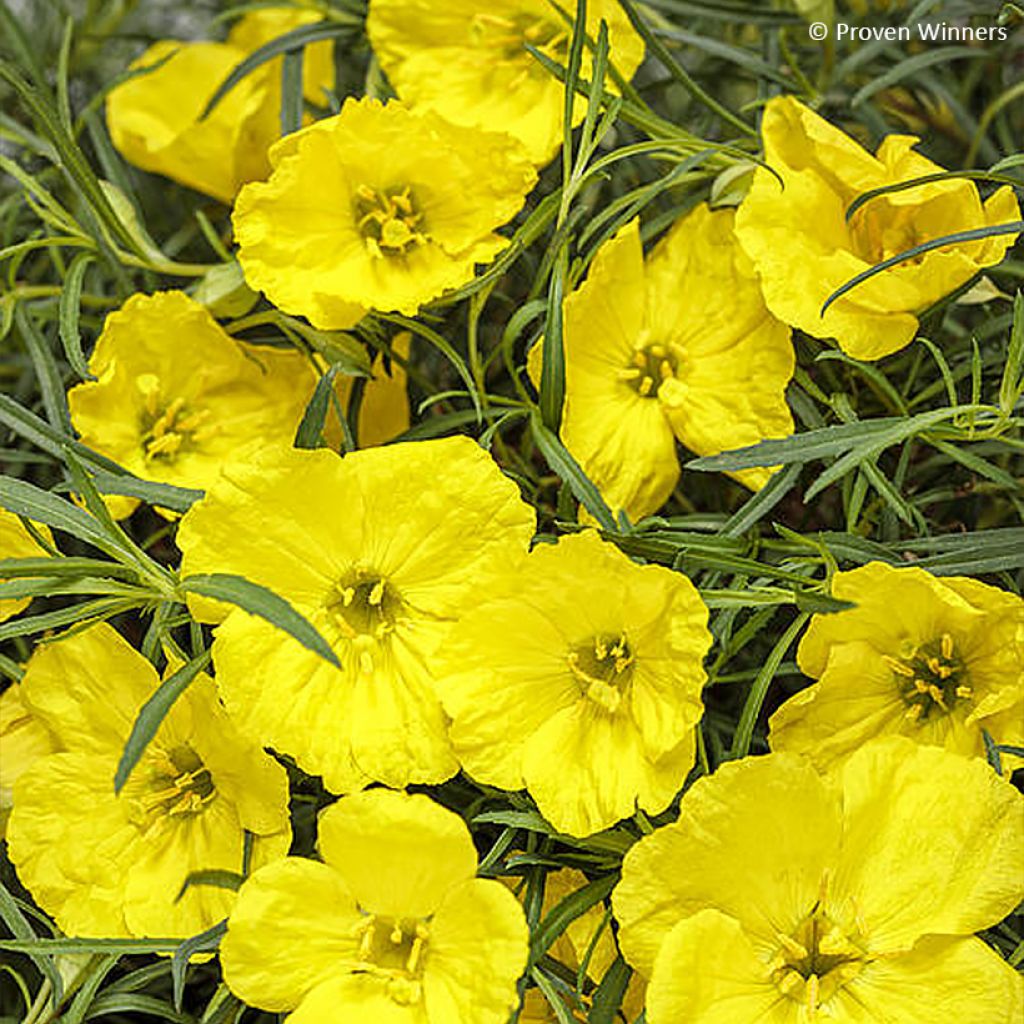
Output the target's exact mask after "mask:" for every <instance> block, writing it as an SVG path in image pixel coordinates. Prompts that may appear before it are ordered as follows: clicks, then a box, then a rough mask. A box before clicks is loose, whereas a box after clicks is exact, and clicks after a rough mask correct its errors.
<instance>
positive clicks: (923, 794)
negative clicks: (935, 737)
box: [835, 738, 1024, 953]
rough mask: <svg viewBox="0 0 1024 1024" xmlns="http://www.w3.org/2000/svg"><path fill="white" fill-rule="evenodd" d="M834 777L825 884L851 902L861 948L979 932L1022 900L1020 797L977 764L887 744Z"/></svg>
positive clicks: (1023, 806) (882, 949)
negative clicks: (832, 872) (829, 874)
mask: <svg viewBox="0 0 1024 1024" xmlns="http://www.w3.org/2000/svg"><path fill="white" fill-rule="evenodd" d="M840 778H841V782H842V787H843V817H844V827H843V852H842V860H841V862H840V864H839V866H838V870H837V872H836V877H835V886H836V891H837V892H841V893H844V894H846V895H847V896H849V897H852V898H853V900H854V901H855V902H856V907H857V909H858V911H859V913H860V915H861V917H862V919H863V922H864V931H865V934H866V935H867V937H868V941H869V943H870V949H871V951H873V952H879V953H886V952H889V951H892V950H902V949H907V948H909V947H910V946H912V945H913V944H914V942H915V941H916V940H917V939H918V938H919V937H920V936H922V935H926V934H929V933H943V934H949V935H966V934H970V933H972V932H975V931H980V930H981V929H982V928H987V927H989V926H990V925H993V924H995V923H996V922H997V921H999V920H1001V919H1002V918H1003V917H1005V916H1006V915H1007V914H1008V913H1010V911H1011V910H1012V909H1013V908H1014V907H1015V906H1016V905H1017V904H1018V903H1019V902H1020V900H1021V898H1022V897H1024V798H1022V797H1021V795H1020V794H1019V793H1018V792H1017V791H1016V790H1015V789H1014V788H1013V787H1012V786H1011V785H1010V784H1009V783H1008V782H1006V781H1004V780H1003V779H1001V778H1000V777H999V776H998V775H996V774H995V773H994V772H993V771H992V769H991V768H990V767H989V766H988V765H987V764H986V763H985V762H984V761H983V760H981V759H979V758H964V757H960V756H958V755H955V754H951V753H948V752H947V751H945V750H942V749H939V748H936V747H926V746H920V745H918V744H914V743H911V742H910V741H909V740H906V739H902V738H891V739H887V740H880V741H878V742H876V743H872V744H869V745H867V746H865V747H864V748H863V749H862V750H860V751H859V752H858V753H856V754H854V755H853V756H852V757H851V758H850V759H849V760H848V761H847V762H846V763H845V765H844V767H843V768H842V771H841V776H840ZM924 837H928V838H927V840H925V839H924Z"/></svg>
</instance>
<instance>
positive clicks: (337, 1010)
mask: <svg viewBox="0 0 1024 1024" xmlns="http://www.w3.org/2000/svg"><path fill="white" fill-rule="evenodd" d="M327 1021H329V1022H330V1024H367V1022H369V1021H373V1024H432V1021H431V1019H430V1018H429V1017H428V1016H427V1011H426V1008H425V1007H424V1005H423V1003H422V1001H421V1002H416V1003H411V1004H408V1005H406V1004H403V1003H397V1002H395V1000H393V999H392V998H390V996H388V994H387V982H386V981H385V980H384V979H383V978H381V977H379V976H377V975H374V974H347V975H345V976H343V977H340V978H331V979H330V980H328V981H325V982H323V983H322V984H320V985H317V986H316V988H314V989H313V990H312V991H311V992H310V993H309V995H308V996H306V998H305V999H303V1000H302V1003H301V1005H300V1006H299V1008H298V1009H297V1010H296V1011H295V1012H294V1013H291V1014H289V1015H288V1016H287V1017H286V1018H285V1024H325V1022H327Z"/></svg>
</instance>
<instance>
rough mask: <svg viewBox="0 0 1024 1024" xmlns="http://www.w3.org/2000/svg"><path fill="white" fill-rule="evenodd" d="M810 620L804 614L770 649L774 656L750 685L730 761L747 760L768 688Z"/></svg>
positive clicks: (792, 623)
mask: <svg viewBox="0 0 1024 1024" xmlns="http://www.w3.org/2000/svg"><path fill="white" fill-rule="evenodd" d="M809 618H810V613H808V612H801V613H800V614H799V615H798V616H797V617H796V618H795V619H794V620H793V621H792V622H791V623H790V624H789V628H788V629H787V630H786V632H785V633H783V634H782V637H781V638H780V639H779V641H778V642H777V643H776V644H775V646H774V647H773V648H772V649H771V653H770V654H769V655H768V657H767V658H766V659H765V662H764V665H763V666H762V667H761V670H760V671H759V672H758V673H757V676H756V677H755V678H754V682H753V683H752V684H751V687H750V693H749V694H748V695H747V699H746V702H745V703H744V705H743V710H742V711H741V712H740V719H739V722H738V724H737V726H736V732H735V734H734V735H733V740H732V749H731V750H730V751H729V757H730V758H740V757H746V755H747V753H748V752H749V750H750V741H751V739H752V738H753V735H754V724H755V723H756V722H757V719H758V716H759V715H760V714H761V707H762V706H763V704H764V699H765V697H766V696H767V695H768V687H769V686H771V682H772V680H773V679H774V678H775V674H776V673H777V672H778V670H779V666H780V665H781V664H782V659H783V658H784V657H785V656H786V653H787V651H788V650H789V649H790V647H792V645H793V642H794V641H795V640H796V638H797V634H798V633H799V632H800V630H801V629H803V628H804V625H805V623H806V622H807V620H808V619H809Z"/></svg>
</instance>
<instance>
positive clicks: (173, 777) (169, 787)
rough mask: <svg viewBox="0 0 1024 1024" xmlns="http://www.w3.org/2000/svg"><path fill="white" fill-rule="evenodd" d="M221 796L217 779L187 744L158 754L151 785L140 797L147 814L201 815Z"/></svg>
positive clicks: (155, 757) (160, 751)
mask: <svg viewBox="0 0 1024 1024" xmlns="http://www.w3.org/2000/svg"><path fill="white" fill-rule="evenodd" d="M216 795H217V790H216V788H215V787H214V785H213V777H212V776H211V775H210V772H209V769H208V768H205V767H204V766H203V762H202V761H201V760H200V759H199V755H198V754H196V752H195V751H194V750H193V749H192V748H191V747H190V746H188V745H187V744H182V745H181V746H179V747H174V748H172V749H171V750H157V751H155V752H154V760H153V762H152V767H151V774H150V779H149V785H148V786H147V787H146V791H145V792H144V793H143V794H142V796H141V797H140V800H139V802H140V804H141V805H142V808H143V810H144V811H146V813H147V814H149V815H152V816H154V817H156V816H162V815H165V814H172V815H191V814H198V813H199V811H201V810H202V809H203V808H204V807H205V806H206V805H207V804H208V803H210V801H212V800H213V798H214V797H215V796H216Z"/></svg>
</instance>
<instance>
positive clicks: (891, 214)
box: [850, 200, 929, 265]
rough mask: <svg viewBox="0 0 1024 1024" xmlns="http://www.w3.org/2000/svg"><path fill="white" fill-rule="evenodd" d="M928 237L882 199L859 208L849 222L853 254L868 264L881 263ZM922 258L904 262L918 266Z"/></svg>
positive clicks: (907, 216) (912, 219)
mask: <svg viewBox="0 0 1024 1024" xmlns="http://www.w3.org/2000/svg"><path fill="white" fill-rule="evenodd" d="M928 238H929V236H928V235H927V234H924V233H922V232H921V230H920V228H919V227H918V225H917V223H916V221H915V220H914V218H913V217H911V216H910V215H909V214H908V213H906V212H905V211H904V210H901V209H898V208H894V207H893V206H891V205H890V204H888V203H886V202H885V201H884V200H882V201H879V200H872V201H871V202H869V203H867V204H866V205H865V206H862V207H861V208H860V209H859V210H857V211H856V213H854V215H853V218H852V220H851V221H850V241H851V244H852V247H853V251H854V252H855V253H856V254H857V255H858V256H860V257H861V259H863V260H865V261H866V262H868V263H881V262H882V260H887V259H889V258H890V257H891V256H897V255H899V254H900V253H901V252H906V251H907V250H908V249H912V248H913V247H914V246H915V245H920V244H921V243H922V242H925V241H927V240H928ZM923 259H924V257H923V256H915V257H913V258H912V259H908V260H907V261H906V263H907V264H908V265H910V264H918V263H920V262H921V261H922V260H923Z"/></svg>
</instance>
